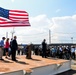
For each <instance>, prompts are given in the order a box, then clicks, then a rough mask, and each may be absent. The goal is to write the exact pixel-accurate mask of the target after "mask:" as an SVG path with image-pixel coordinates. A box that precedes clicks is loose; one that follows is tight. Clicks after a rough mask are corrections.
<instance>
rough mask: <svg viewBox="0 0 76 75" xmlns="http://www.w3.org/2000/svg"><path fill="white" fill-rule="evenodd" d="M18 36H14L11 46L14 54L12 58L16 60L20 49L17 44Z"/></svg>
mask: <svg viewBox="0 0 76 75" xmlns="http://www.w3.org/2000/svg"><path fill="white" fill-rule="evenodd" d="M16 39H17V37H16V36H14V39H13V40H12V47H11V54H12V60H13V61H17V60H16V50H17V49H18V44H17V40H16Z"/></svg>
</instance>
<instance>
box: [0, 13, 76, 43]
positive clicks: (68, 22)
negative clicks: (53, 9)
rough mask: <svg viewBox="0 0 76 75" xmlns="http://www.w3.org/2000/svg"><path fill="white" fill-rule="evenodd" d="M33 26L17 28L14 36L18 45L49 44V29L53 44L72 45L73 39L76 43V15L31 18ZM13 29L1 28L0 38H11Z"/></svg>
mask: <svg viewBox="0 0 76 75" xmlns="http://www.w3.org/2000/svg"><path fill="white" fill-rule="evenodd" d="M29 21H30V24H31V26H29V27H15V28H14V30H15V33H14V35H17V37H18V38H17V41H18V43H27V44H28V43H31V42H32V43H35V44H41V42H42V41H43V39H44V38H45V39H46V40H47V43H49V29H50V30H51V42H52V43H64V42H65V43H72V39H71V37H73V40H74V42H76V39H75V38H76V35H75V34H76V15H72V16H63V17H53V18H48V17H47V15H45V14H43V15H38V16H35V17H30V18H29ZM12 30H13V28H1V30H0V32H1V34H0V37H2V36H6V32H8V37H9V38H11V36H12V34H11V31H12Z"/></svg>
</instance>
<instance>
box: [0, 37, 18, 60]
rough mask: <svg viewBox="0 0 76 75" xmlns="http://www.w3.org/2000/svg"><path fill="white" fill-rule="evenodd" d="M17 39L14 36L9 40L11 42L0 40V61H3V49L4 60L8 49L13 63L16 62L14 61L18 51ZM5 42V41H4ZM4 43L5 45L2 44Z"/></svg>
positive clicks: (7, 39)
mask: <svg viewBox="0 0 76 75" xmlns="http://www.w3.org/2000/svg"><path fill="white" fill-rule="evenodd" d="M16 39H17V37H16V36H14V38H12V39H11V41H9V38H5V37H2V40H1V41H0V60H4V59H3V52H4V49H5V54H6V56H5V58H8V52H9V49H10V50H11V52H10V54H11V59H12V60H13V61H17V60H16V50H17V49H18V44H17V40H16ZM5 40H6V41H5ZM4 41H5V43H4Z"/></svg>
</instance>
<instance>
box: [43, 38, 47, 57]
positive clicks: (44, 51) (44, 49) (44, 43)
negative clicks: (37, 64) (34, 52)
mask: <svg viewBox="0 0 76 75" xmlns="http://www.w3.org/2000/svg"><path fill="white" fill-rule="evenodd" d="M45 41H46V40H45V39H44V40H43V42H42V57H45V58H46V49H47V44H46V42H45Z"/></svg>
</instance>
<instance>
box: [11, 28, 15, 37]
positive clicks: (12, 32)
mask: <svg viewBox="0 0 76 75" xmlns="http://www.w3.org/2000/svg"><path fill="white" fill-rule="evenodd" d="M14 33H15V31H14V28H13V30H12V31H11V34H12V38H13V35H14Z"/></svg>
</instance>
